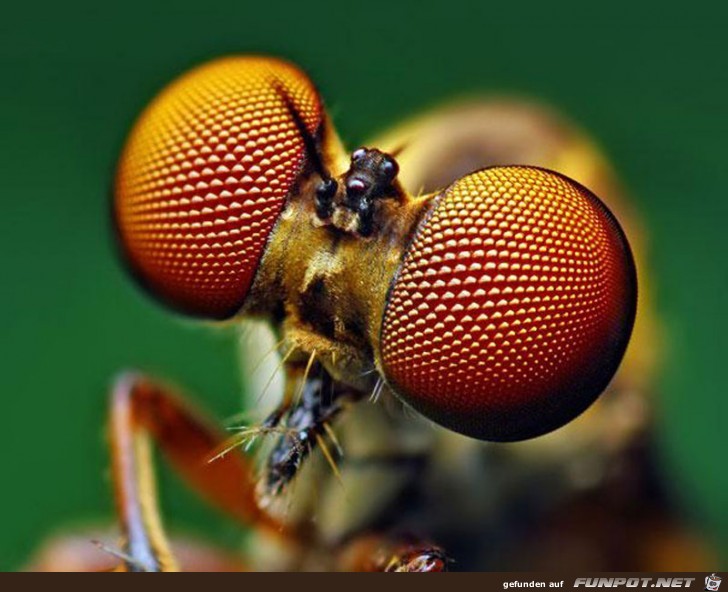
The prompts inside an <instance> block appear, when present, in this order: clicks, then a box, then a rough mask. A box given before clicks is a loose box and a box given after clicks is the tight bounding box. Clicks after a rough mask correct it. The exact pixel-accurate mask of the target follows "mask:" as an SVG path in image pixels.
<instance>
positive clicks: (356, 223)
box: [315, 148, 404, 237]
mask: <svg viewBox="0 0 728 592" xmlns="http://www.w3.org/2000/svg"><path fill="white" fill-rule="evenodd" d="M398 172H399V165H398V164H397V161H396V160H395V159H394V158H393V157H392V156H390V155H389V154H386V153H384V152H381V151H380V150H377V149H376V148H371V149H370V148H359V149H357V150H355V151H354V152H353V153H352V155H351V164H350V165H349V170H347V171H346V172H345V173H344V174H343V175H341V176H340V177H339V179H338V180H335V179H332V178H324V179H322V180H321V182H320V183H319V184H318V186H317V187H316V196H315V204H316V215H317V216H318V217H319V219H321V220H322V221H325V222H328V223H330V224H331V225H332V226H334V227H335V228H337V229H339V230H341V231H343V232H347V233H351V234H357V235H359V236H364V237H366V236H371V235H372V234H373V233H374V231H375V229H376V226H377V220H376V218H377V211H378V209H379V208H378V207H377V205H376V204H377V202H378V201H380V200H384V199H395V200H397V201H401V200H402V199H403V196H404V193H403V190H402V188H401V187H400V185H399V182H398V181H397V180H396V178H397V173H398Z"/></svg>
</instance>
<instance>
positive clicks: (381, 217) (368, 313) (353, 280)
mask: <svg viewBox="0 0 728 592" xmlns="http://www.w3.org/2000/svg"><path fill="white" fill-rule="evenodd" d="M326 122H327V120H326V116H325V114H324V111H323V107H322V104H321V101H320V99H319V96H318V94H317V93H316V91H315V89H314V88H313V86H312V84H311V83H310V82H309V81H308V79H307V78H306V77H305V75H303V74H302V73H301V72H299V71H298V70H296V69H295V68H294V67H292V66H290V65H288V64H285V63H283V62H280V61H277V60H271V59H263V58H230V59H225V60H220V61H216V62H213V63H212V64H209V65H207V66H203V67H201V68H199V69H197V70H195V71H193V72H192V73H190V74H188V75H186V76H184V77H182V78H181V79H180V80H179V81H178V82H176V83H174V84H173V85H171V86H170V87H169V88H168V89H167V90H166V91H164V92H163V93H162V94H161V95H160V97H159V98H158V99H156V100H155V101H154V102H153V103H152V105H151V106H150V107H149V109H148V110H147V111H146V112H145V113H144V114H143V115H142V117H141V119H140V120H139V122H138V123H137V125H136V127H135V128H134V130H133V131H132V134H131V136H130V139H129V142H128V144H127V146H126V149H125V150H124V153H123V155H122V158H121V162H120V165H119V173H118V176H117V185H116V202H115V212H116V216H117V222H118V227H119V234H120V237H121V244H122V246H123V249H124V251H125V254H126V256H127V259H128V260H129V262H130V263H131V265H132V267H133V269H134V270H135V271H136V273H137V275H138V276H139V277H140V279H141V281H142V283H144V284H145V285H146V286H147V287H148V288H149V289H150V290H151V291H152V292H153V293H154V294H155V295H156V296H158V297H159V298H161V299H162V300H163V301H164V302H166V303H167V304H170V305H172V306H173V307H175V308H177V309H179V310H182V311H185V312H188V313H192V314H195V315H199V316H205V317H211V318H227V317H230V316H233V315H235V314H238V313H240V312H241V311H242V312H243V313H251V312H253V313H256V314H259V315H262V316H265V317H266V318H268V319H269V320H270V321H271V322H272V323H273V325H274V327H275V329H276V330H277V331H278V333H279V334H280V335H281V336H282V338H283V341H285V342H286V343H287V344H288V347H290V348H291V352H292V354H291V357H290V358H289V363H291V364H302V363H303V364H304V365H305V363H306V360H310V361H309V363H308V365H309V367H311V365H312V363H313V358H314V357H316V363H317V364H320V367H321V368H322V371H325V372H328V374H329V375H330V376H331V377H332V378H333V380H334V381H336V382H340V383H343V384H344V385H346V386H347V387H349V388H353V389H355V390H358V391H359V392H367V391H368V392H370V391H371V388H372V387H373V385H374V384H375V383H376V382H377V379H378V378H379V374H378V373H381V375H382V376H383V378H384V379H385V380H386V382H387V383H388V385H389V386H391V388H392V390H393V391H394V392H395V393H396V394H398V395H399V396H400V397H401V398H403V399H404V400H405V401H407V402H408V403H409V404H410V405H411V406H413V407H414V408H416V409H417V410H419V411H420V412H421V413H422V414H423V415H425V416H426V417H428V418H430V419H432V420H434V421H435V422H437V423H440V424H442V425H444V426H445V427H447V428H450V429H452V430H455V431H457V432H460V433H463V434H467V435H469V436H473V437H476V438H481V439H486V440H518V439H523V438H528V437H533V436H537V435H539V434H542V433H545V432H547V431H550V430H552V429H555V428H557V427H559V426H561V425H563V424H564V423H566V422H568V421H570V420H571V419H573V418H574V417H575V416H576V415H578V414H579V413H580V412H581V411H583V410H584V409H586V408H587V407H588V406H589V405H590V404H591V403H592V402H593V401H594V399H596V397H597V396H598V395H599V394H600V392H601V391H602V390H603V389H604V388H605V387H606V385H607V383H608V381H609V380H610V379H611V377H612V375H613V374H614V372H615V371H616V368H617V366H618V364H619V362H620V360H621V358H622V355H623V353H624V350H625V348H626V345H627V341H628V339H629V335H630V332H631V328H632V323H633V320H634V314H635V303H636V281H635V271H634V264H633V261H632V258H631V254H630V251H629V248H628V246H627V243H626V240H625V238H624V235H623V233H622V231H621V229H620V228H619V226H618V224H617V222H616V221H615V220H614V218H613V217H612V215H611V214H610V213H609V212H608V210H607V209H606V207H605V206H604V205H603V204H602V203H601V202H600V201H599V200H598V199H597V198H596V197H595V196H593V195H592V194H591V193H590V192H589V191H588V190H586V189H585V188H583V187H581V186H579V185H578V184H576V183H575V182H573V181H571V180H570V179H567V178H565V177H563V176H561V175H559V174H557V173H552V172H549V171H546V170H542V169H537V168H533V167H495V168H490V169H485V170H482V171H480V172H477V173H473V174H470V175H468V176H465V177H463V178H461V179H460V180H458V181H456V182H455V183H453V184H452V185H451V186H450V188H448V189H447V190H446V191H444V192H441V193H438V194H432V195H427V196H418V197H414V196H411V195H408V194H407V193H406V192H405V190H404V189H403V188H402V186H401V185H400V184H399V181H398V180H397V174H398V165H397V163H396V162H395V160H394V158H393V157H392V156H390V155H388V154H385V153H383V152H381V151H379V150H377V149H370V148H360V149H358V150H356V151H354V153H353V154H352V155H351V157H350V159H349V162H348V165H347V164H345V163H346V158H345V156H344V153H343V151H342V150H341V148H340V146H339V145H338V143H337V141H336V139H335V134H333V132H330V130H329V126H327V125H325V124H326ZM327 131H329V132H330V133H329V134H328V135H327V134H326V132H327ZM314 403H315V401H314ZM314 408H316V406H315V405H313V406H311V409H314ZM304 415H305V416H306V417H313V418H318V417H327V410H326V409H323V410H317V411H316V413H311V412H310V409H307V411H306V414H304ZM308 423H309V424H310V423H311V422H308ZM313 424H316V421H314V422H313V423H312V425H310V426H309V427H308V428H307V429H309V430H312V432H311V433H314V432H315V431H316V429H317V426H316V425H313ZM301 425H303V424H301ZM307 425H308V424H307ZM301 429H303V428H301ZM301 429H298V428H297V431H299V432H300V431H301ZM288 477H289V476H287V478H288Z"/></svg>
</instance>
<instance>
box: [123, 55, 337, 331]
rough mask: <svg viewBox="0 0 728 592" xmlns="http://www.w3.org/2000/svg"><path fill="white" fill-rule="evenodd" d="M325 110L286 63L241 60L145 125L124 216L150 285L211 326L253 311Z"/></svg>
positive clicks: (170, 100)
mask: <svg viewBox="0 0 728 592" xmlns="http://www.w3.org/2000/svg"><path fill="white" fill-rule="evenodd" d="M322 119H323V109H322V105H321V101H320V99H319V96H318V94H317V92H316V90H315V88H314V87H313V85H312V84H311V82H310V81H309V79H308V78H307V77H306V76H305V75H304V74H303V73H302V72H300V71H299V70H298V69H296V68H295V67H293V66H292V65H289V64H287V63H285V62H282V61H279V60H275V59H268V58H257V57H231V58H224V59H220V60H216V61H214V62H211V63H209V64H205V65H203V66H201V67H199V68H197V69H195V70H193V71H192V72H190V73H188V74H186V75H184V76H182V77H181V78H180V79H179V80H177V81H176V82H173V83H172V84H171V85H170V86H169V87H167V88H166V89H165V90H164V91H163V92H162V93H161V94H160V95H159V96H158V97H157V98H156V99H155V100H154V101H153V102H152V104H151V105H150V106H149V107H148V108H147V110H146V111H145V112H144V113H143V114H142V116H141V117H140V119H139V121H138V122H137V123H136V125H135V126H134V129H133V130H132V132H131V134H130V136H129V139H128V141H127V144H126V146H125V149H124V151H123V154H122V156H121V160H120V162H119V167H118V173H117V177H116V187H115V204H114V206H115V208H114V210H115V216H116V223H117V226H118V231H119V237H120V242H121V245H122V249H123V251H124V253H125V255H126V257H127V260H128V261H129V263H130V265H131V267H132V269H133V270H134V272H135V273H136V275H137V276H138V278H139V280H140V281H141V283H142V284H143V285H144V286H145V287H147V288H148V289H149V291H150V292H151V293H152V294H153V295H155V296H157V297H158V298H159V299H161V300H162V301H163V302H164V303H165V304H168V305H170V306H172V307H173V308H176V309H178V310H180V311H182V312H186V313H189V314H192V315H197V316H201V317H208V318H217V319H222V318H227V317H230V316H232V315H234V314H235V313H236V312H237V311H238V310H240V308H241V307H242V305H243V303H244V301H245V298H246V295H247V293H248V291H249V289H250V286H251V284H252V282H253V279H254V277H255V273H256V270H257V268H258V265H259V263H260V260H261V258H262V256H263V253H264V251H265V247H266V242H267V240H268V237H269V235H270V233H271V230H272V229H273V227H274V225H275V223H276V221H277V219H278V216H279V215H280V213H281V211H282V210H283V207H284V205H285V203H286V199H287V198H288V196H289V195H290V194H291V191H292V190H293V188H294V186H295V183H296V180H297V177H298V174H299V172H300V171H301V169H302V166H303V164H304V160H305V147H304V138H303V137H302V133H301V130H302V129H303V128H302V126H305V127H306V128H307V130H308V132H309V133H310V134H311V135H316V134H317V133H318V131H319V128H320V126H321V124H322Z"/></svg>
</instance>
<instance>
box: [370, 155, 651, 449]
mask: <svg viewBox="0 0 728 592" xmlns="http://www.w3.org/2000/svg"><path fill="white" fill-rule="evenodd" d="M437 199H438V200H439V201H438V202H437V204H436V206H435V207H434V210H433V211H432V212H431V214H430V216H429V218H427V219H425V220H424V221H423V223H422V224H421V225H420V227H419V229H418V231H417V234H416V236H415V238H414V240H413V242H412V244H411V245H410V247H409V248H408V250H407V252H406V254H405V257H404V259H403V262H402V265H401V268H400V270H399V272H398V274H397V275H396V277H395V279H394V282H393V284H392V287H391V289H390V293H389V297H388V301H387V305H386V309H385V313H384V320H383V325H382V332H381V363H382V367H383V370H384V373H385V376H386V378H387V380H388V382H389V383H390V384H391V385H392V387H393V388H394V390H395V392H397V393H398V394H399V395H400V396H401V397H402V398H403V399H405V400H406V401H407V402H409V403H410V404H411V405H412V406H413V407H414V408H415V409H417V410H419V411H420V412H421V413H422V414H423V415H425V416H426V417H428V418H430V419H432V420H433V421H435V422H437V423H439V424H441V425H443V426H445V427H447V428H450V429H452V430H454V431H457V432H460V433H463V434H466V435H469V436H473V437H476V438H480V439H484V440H496V441H509V440H520V439H524V438H529V437H533V436H538V435H540V434H543V433H546V432H548V431H551V430H553V429H556V428H557V427H560V426H561V425H563V424H565V423H567V422H568V421H570V420H571V419H573V418H574V417H576V416H577V415H578V414H579V413H581V412H582V411H584V410H585V409H586V408H587V407H588V406H589V405H590V404H591V403H592V402H593V401H594V400H595V399H596V398H597V396H598V395H599V394H600V393H601V392H602V391H603V390H604V388H605V387H606V386H607V383H608V382H609V380H610V379H611V378H612V376H613V374H614V372H615V371H616V369H617V366H618V365H619V362H620V360H621V358H622V355H623V354H624V350H625V348H626V346H627V343H628V341H629V336H630V332H631V329H632V324H633V322H634V315H635V307H636V300H637V287H636V277H635V269H634V263H633V260H632V256H631V253H630V250H629V247H628V245H627V242H626V240H625V237H624V235H623V233H622V231H621V229H620V228H619V226H618V224H617V222H616V221H615V219H614V218H613V217H612V215H611V214H610V213H609V211H608V210H607V209H606V207H605V206H604V205H603V204H602V203H601V202H600V201H599V200H598V199H597V198H596V197H594V196H593V195H592V194H591V193H590V192H589V191H588V190H586V189H584V188H583V187H581V186H580V185H578V184H577V183H575V182H573V181H571V180H570V179H567V178H566V177H563V176H561V175H558V174H556V173H553V172H550V171H546V170H543V169H537V168H530V167H496V168H491V169H485V170H483V171H480V172H477V173H474V174H472V175H469V176H467V177H464V178H462V179H460V180H458V181H456V182H455V183H454V184H453V185H452V186H450V188H449V189H448V190H447V191H445V192H444V193H443V194H441V195H440V197H439V198H437Z"/></svg>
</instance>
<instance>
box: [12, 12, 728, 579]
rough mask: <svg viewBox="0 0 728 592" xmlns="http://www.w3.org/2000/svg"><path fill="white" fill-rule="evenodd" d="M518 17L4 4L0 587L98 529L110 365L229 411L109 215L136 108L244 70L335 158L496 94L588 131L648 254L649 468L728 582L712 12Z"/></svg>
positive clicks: (216, 363) (214, 335) (232, 383)
mask: <svg viewBox="0 0 728 592" xmlns="http://www.w3.org/2000/svg"><path fill="white" fill-rule="evenodd" d="M513 4H514V3H486V2H479V3H472V5H471V4H468V3H464V2H453V1H451V2H446V3H442V5H441V8H439V9H435V8H430V7H428V6H427V5H426V3H424V2H420V3H416V4H415V3H412V4H411V5H406V4H405V3H395V2H393V1H390V2H386V3H381V2H374V1H368V2H346V1H340V2H336V3H330V4H320V5H317V4H316V3H314V2H296V3H293V4H291V5H281V4H278V3H274V2H250V1H248V2H245V1H243V0H236V1H234V2H232V1H225V2H215V3H212V2H205V3H200V2H190V1H188V0H178V1H177V2H175V3H174V8H168V7H162V6H161V5H157V6H155V5H154V3H152V2H149V1H148V0H147V1H145V2H140V1H138V0H126V1H125V2H123V3H113V4H111V3H100V2H85V3H81V2H64V3H50V2H48V3H45V4H35V3H27V2H26V3H14V4H13V5H12V6H10V5H6V6H5V8H4V11H3V12H4V14H3V16H2V18H1V19H0V62H1V63H2V82H1V83H0V120H1V122H2V125H1V126H0V134H1V136H0V151H1V152H0V195H1V196H2V215H1V216H0V246H1V252H2V257H3V274H2V288H1V290H0V311H2V315H1V318H2V333H1V334H2V351H1V354H2V355H1V356H0V360H1V362H0V363H1V364H2V366H1V368H2V371H1V372H0V397H1V398H0V417H1V418H2V424H1V425H0V468H1V470H2V472H1V473H0V475H1V477H0V479H1V480H2V481H1V483H2V485H1V486H0V516H1V517H2V519H1V521H0V569H12V568H15V567H18V566H19V565H20V564H21V563H22V561H23V560H24V559H25V558H26V557H27V556H28V554H29V553H30V551H31V550H32V549H33V548H34V546H35V545H36V544H37V543H38V541H40V540H41V539H42V538H43V537H44V535H47V534H48V533H50V532H57V531H59V530H62V529H63V528H64V527H69V526H76V525H79V524H84V523H93V522H95V521H103V520H108V519H109V518H110V516H111V512H112V503H111V497H110V488H109V483H108V471H107V457H106V451H105V448H104V441H103V422H104V418H105V405H106V396H105V391H106V388H107V385H108V383H109V380H110V377H111V376H112V375H113V374H114V373H115V372H117V371H118V370H119V369H121V368H125V367H129V366H135V367H141V368H143V369H146V370H149V371H152V372H154V373H156V374H159V375H161V376H165V377H169V378H172V379H173V380H175V381H176V382H178V383H180V384H183V385H186V387H187V388H188V389H189V390H190V391H192V392H194V393H200V394H204V395H205V402H206V404H207V405H208V406H209V407H210V408H211V409H212V410H213V411H214V412H215V413H217V414H219V415H223V416H227V415H231V414H232V413H234V412H235V411H237V410H238V409H239V406H240V400H241V392H240V390H241V387H240V384H239V378H238V371H237V367H236V348H235V347H234V342H235V335H234V334H232V333H230V332H227V333H226V332H223V333H220V332H217V331H213V330H211V329H210V328H201V327H198V326H195V325H189V324H186V323H183V322H181V321H180V320H178V319H175V318H174V317H173V316H171V315H170V314H168V313H167V312H165V311H164V310H161V309H160V308H157V307H156V306H155V305H153V304H152V303H150V302H149V301H148V300H147V299H145V298H144V297H142V296H141V295H140V294H139V293H137V291H136V290H135V289H134V287H133V286H132V285H131V284H130V282H129V281H127V278H126V277H125V276H124V275H123V273H122V271H121V270H120V268H119V265H118V264H117V261H116V259H115V257H114V253H113V249H112V247H111V244H110V241H109V228H108V224H107V208H108V202H107V200H108V198H109V188H110V179H111V173H112V169H113V165H114V161H115V158H116V156H117V153H118V151H119V148H120V146H121V143H122V141H123V138H124V135H125V132H126V131H127V130H128V128H129V126H130V124H131V122H132V121H133V119H134V117H135V115H136V114H137V113H138V112H139V110H140V109H141V108H142V107H143V106H144V105H145V103H146V102H147V101H148V100H149V99H150V98H151V97H152V96H153V95H154V93H155V92H156V91H158V90H159V89H160V87H161V86H163V85H164V84H165V83H166V82H168V81H169V80H170V79H171V78H173V77H174V76H176V75H177V74H179V73H180V72H182V71H184V70H185V69H187V68H189V67H190V66H192V65H194V64H197V63H199V62H201V61H203V60H206V59H208V58H211V57H214V56H218V55H220V54H227V53H246V52H257V53H266V54H274V55H280V56H284V57H287V58H289V59H291V60H293V61H295V62H297V63H298V64H300V65H301V66H303V67H304V68H305V69H306V70H307V71H308V72H309V73H310V74H311V75H312V77H313V78H314V79H315V81H316V83H317V84H318V85H319V87H320V89H321V90H322V92H323V94H324V96H325V97H326V99H327V102H328V104H329V107H330V108H331V111H332V113H333V116H334V119H335V121H336V124H337V127H338V129H339V130H340V132H341V134H342V136H343V137H344V138H345V139H346V140H347V141H348V142H350V143H351V145H354V144H356V142H358V141H361V140H363V139H364V138H366V137H368V136H370V135H372V134H373V133H375V132H377V131H379V130H381V129H383V128H385V127H388V126H390V125H391V124H393V123H396V122H398V121H399V120H401V119H402V118H403V117H405V116H409V115H412V114H414V113H416V112H418V111H421V110H422V109H424V108H426V107H428V106H432V105H435V104H437V103H439V102H441V101H442V100H445V99H448V98H453V97H457V96H460V95H462V94H468V93H473V92H478V91H493V90H496V91H500V90H510V91H517V92H520V93H524V94H527V95H531V96H535V97H538V98H541V99H544V100H546V101H548V102H550V103H552V104H553V105H555V106H556V107H558V108H560V109H561V110H563V111H565V112H566V113H568V114H569V115H570V116H571V117H572V118H574V119H575V120H576V121H577V122H579V123H581V124H582V125H583V126H584V127H586V129H588V130H590V131H591V132H592V134H593V135H594V137H596V138H597V139H598V140H599V142H600V143H601V144H602V146H603V147H604V148H605V150H606V152H607V154H608V155H609V156H610V158H611V159H612V161H613V163H614V164H615V166H616V168H617V170H618V171H619V172H620V174H621V176H622V178H623V180H624V182H625V184H626V185H627V187H628V189H629V191H630V192H631V194H633V195H634V196H635V199H636V200H637V201H638V206H639V207H640V209H641V210H642V212H643V214H644V217H645V219H646V222H647V225H648V227H649V230H650V234H651V239H652V240H651V242H652V247H653V249H652V265H653V268H654V270H655V275H656V277H657V280H658V285H657V297H658V300H659V305H660V308H661V311H662V313H663V316H664V318H665V319H666V320H667V323H668V327H669V343H668V348H669V354H670V360H669V362H668V364H667V366H668V368H667V372H666V373H665V376H664V380H663V384H662V404H661V406H660V408H659V426H658V428H659V437H660V439H661V442H662V444H663V446H662V448H661V450H662V466H663V469H664V471H665V472H666V474H667V476H668V480H669V482H670V483H671V484H672V491H673V493H674V494H675V496H676V499H678V500H679V502H680V503H681V504H682V508H683V509H684V510H685V512H686V515H687V516H688V517H689V518H690V520H691V521H693V523H694V524H695V525H696V526H697V528H699V529H700V530H701V531H702V532H705V533H706V535H707V536H710V537H712V539H713V540H714V541H717V542H718V544H719V545H720V547H721V548H722V549H723V562H724V564H723V565H724V567H725V559H726V555H727V554H726V552H725V551H726V549H728V501H726V500H728V471H727V470H726V468H727V467H728V462H726V438H725V431H726V430H728V424H726V425H723V421H725V420H726V419H728V418H727V414H726V391H727V388H728V373H727V372H726V369H725V368H723V369H722V370H721V365H722V364H724V363H726V352H727V351H728V347H727V346H728V343H726V341H727V340H726V335H728V311H726V289H727V288H728V266H726V264H725V261H724V259H723V257H724V253H725V244H726V239H725V224H726V221H727V219H728V205H727V204H728V200H727V199H726V196H725V189H724V188H725V186H726V185H725V170H726V166H725V160H726V149H725V145H726V137H727V136H728V100H727V97H726V90H727V89H728V67H727V66H726V58H727V57H728V51H727V50H728V43H727V42H726V34H725V31H724V26H725V25H724V23H725V18H726V17H727V16H728V14H726V13H725V10H724V11H723V14H718V13H716V12H715V11H714V10H713V9H710V8H708V7H701V6H699V5H698V4H696V3H690V5H689V6H680V7H675V8H674V9H671V8H669V7H667V6H661V7H660V8H659V11H657V12H656V11H655V10H654V9H648V8H646V7H645V8H641V7H640V6H639V5H638V3H635V2H632V3H630V4H628V5H626V6H618V5H616V4H614V3H612V2H605V3H583V2H573V3H571V4H572V5H571V6H568V7H561V8H559V7H555V6H554V5H553V4H552V3H544V2H542V3H539V4H537V5H534V6H532V7H528V6H526V5H524V4H523V3H518V4H517V5H513ZM509 6H511V7H509ZM688 10H689V12H688ZM169 481H170V478H169V475H168V474H166V476H165V486H164V490H163V504H164V507H165V515H166V516H167V517H168V520H169V522H170V523H171V524H172V525H173V526H176V527H181V528H184V529H186V530H188V531H192V532H195V531H203V532H205V533H208V534H210V535H211V536H213V538H216V539H217V540H219V541H223V542H225V541H228V542H229V541H233V540H235V538H236V537H237V535H238V532H237V530H236V529H235V527H233V526H232V525H230V524H227V523H226V522H225V521H224V520H223V519H221V518H220V517H218V516H216V515H215V514H213V513H211V512H209V511H208V510H206V509H205V508H203V507H202V506H201V504H198V503H197V502H196V501H195V500H194V499H193V498H192V497H191V496H190V494H188V493H187V492H185V491H184V490H183V489H182V488H181V487H179V486H178V485H177V484H176V483H174V482H172V483H167V482H169ZM718 567H719V566H716V568H718Z"/></svg>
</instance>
